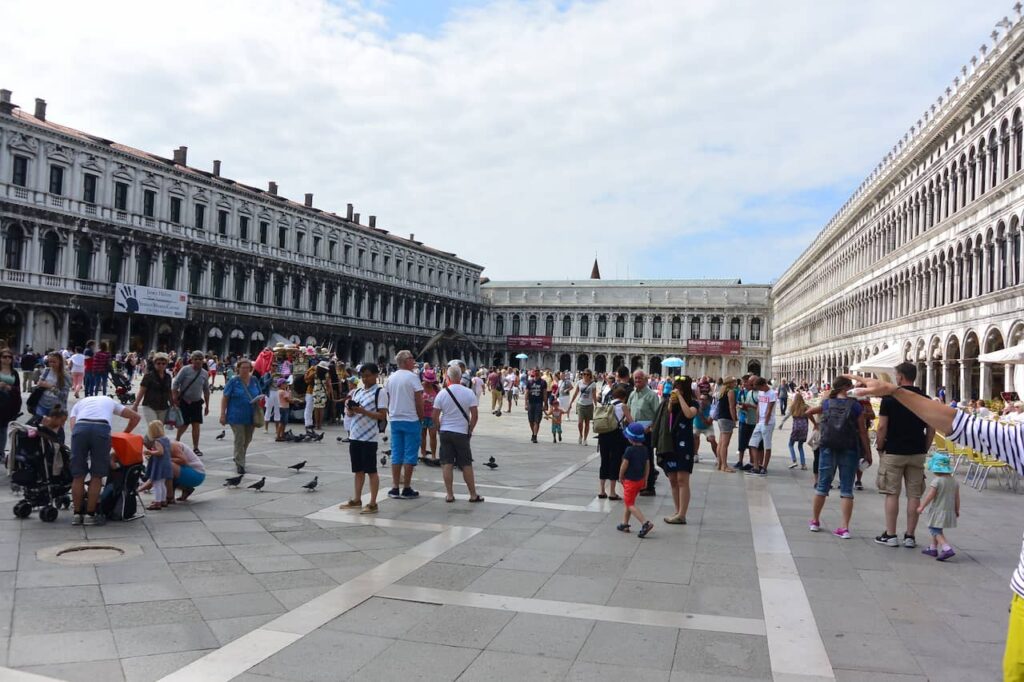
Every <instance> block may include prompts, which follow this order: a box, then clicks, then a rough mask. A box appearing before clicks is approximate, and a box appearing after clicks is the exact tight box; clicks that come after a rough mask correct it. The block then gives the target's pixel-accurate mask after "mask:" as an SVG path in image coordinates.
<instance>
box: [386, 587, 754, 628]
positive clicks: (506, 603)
mask: <svg viewBox="0 0 1024 682" xmlns="http://www.w3.org/2000/svg"><path fill="white" fill-rule="evenodd" d="M376 596H378V597H384V598H386V599H400V600H402V601H414V602H423V603H427V604H446V605H453V606H471V607H475V608H481V609H496V610H500V611H514V612H517V613H533V614H537V615H543V616H563V617H565V618H582V619H584V620H600V621H607V622H611V623H628V624H631V625H654V626H660V627H670V628H678V629H681V630H707V631H711V632H726V633H730V634H737V635H756V636H760V637H764V635H765V625H764V621H762V620H759V619H756V618H735V617H733V616H712V615H706V614H701V613H679V612H677V611H657V610H654V609H631V608H625V607H621V606H603V605H601V604H582V603H577V602H565V601H555V600H551V599H534V598H526V597H509V596H504V595H497V594H482V593H478V592H455V591H451V590H439V589H434V588H431V587H418V586H416V585H390V586H388V587H385V588H384V589H382V590H380V591H379V592H377V595H376Z"/></svg>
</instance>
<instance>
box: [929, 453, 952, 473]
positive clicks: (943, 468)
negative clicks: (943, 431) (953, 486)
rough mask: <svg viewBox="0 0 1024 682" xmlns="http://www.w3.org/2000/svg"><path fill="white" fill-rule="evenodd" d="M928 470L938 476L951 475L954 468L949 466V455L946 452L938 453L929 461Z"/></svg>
mask: <svg viewBox="0 0 1024 682" xmlns="http://www.w3.org/2000/svg"><path fill="white" fill-rule="evenodd" d="M928 470H929V471H933V472H935V473H937V474H951V473H953V467H951V466H950V464H949V455H947V454H946V453H944V452H936V453H934V454H933V455H932V456H931V459H929V460H928Z"/></svg>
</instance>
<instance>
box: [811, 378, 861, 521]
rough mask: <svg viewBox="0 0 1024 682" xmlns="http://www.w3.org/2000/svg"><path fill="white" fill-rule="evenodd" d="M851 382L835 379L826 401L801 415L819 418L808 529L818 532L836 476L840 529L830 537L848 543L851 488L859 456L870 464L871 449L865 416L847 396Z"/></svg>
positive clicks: (853, 400) (858, 405) (854, 400)
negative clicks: (819, 432) (818, 453)
mask: <svg viewBox="0 0 1024 682" xmlns="http://www.w3.org/2000/svg"><path fill="white" fill-rule="evenodd" d="M851 388H853V382H852V381H850V380H849V379H847V378H846V377H839V378H838V379H836V381H835V383H834V384H833V385H832V390H831V391H830V392H829V396H828V398H826V399H825V400H822V401H821V406H820V407H812V408H811V409H809V410H807V412H806V413H805V415H806V416H807V417H813V416H814V415H817V414H820V415H822V416H821V419H820V420H819V423H818V424H817V425H816V426H815V429H816V430H817V429H820V430H821V434H820V436H821V437H820V447H821V455H820V457H819V460H818V485H817V487H816V488H815V494H814V502H813V510H812V516H811V520H810V522H809V524H808V528H809V529H810V531H811V532H812V533H817V532H818V531H819V530H821V510H822V508H824V506H825V498H826V497H828V492H829V490H830V489H831V488H832V479H833V478H834V477H835V474H836V471H837V470H838V472H839V497H840V514H841V515H842V525H841V526H839V527H838V528H836V529H835V530H834V531H832V534H833V535H835V536H836V537H837V538H841V539H843V540H849V539H850V517H851V516H852V515H853V484H854V481H855V480H856V477H857V469H858V468H859V464H860V458H861V453H862V452H863V453H864V459H866V460H867V461H868V463H870V462H871V446H870V445H869V443H868V430H867V425H866V423H865V419H866V416H867V415H866V412H865V411H864V408H863V407H862V406H861V405H860V403H859V402H858V401H857V399H856V398H852V397H849V396H847V391H849V390H850V389H851Z"/></svg>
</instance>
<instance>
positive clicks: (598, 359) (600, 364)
mask: <svg viewBox="0 0 1024 682" xmlns="http://www.w3.org/2000/svg"><path fill="white" fill-rule="evenodd" d="M594 371H595V372H598V373H601V374H603V373H604V372H607V371H608V358H607V357H606V356H604V355H595V356H594Z"/></svg>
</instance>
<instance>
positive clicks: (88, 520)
mask: <svg viewBox="0 0 1024 682" xmlns="http://www.w3.org/2000/svg"><path fill="white" fill-rule="evenodd" d="M106 523H107V520H106V519H105V518H104V517H103V514H86V515H85V520H84V522H83V524H82V525H84V526H103V525H106Z"/></svg>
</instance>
